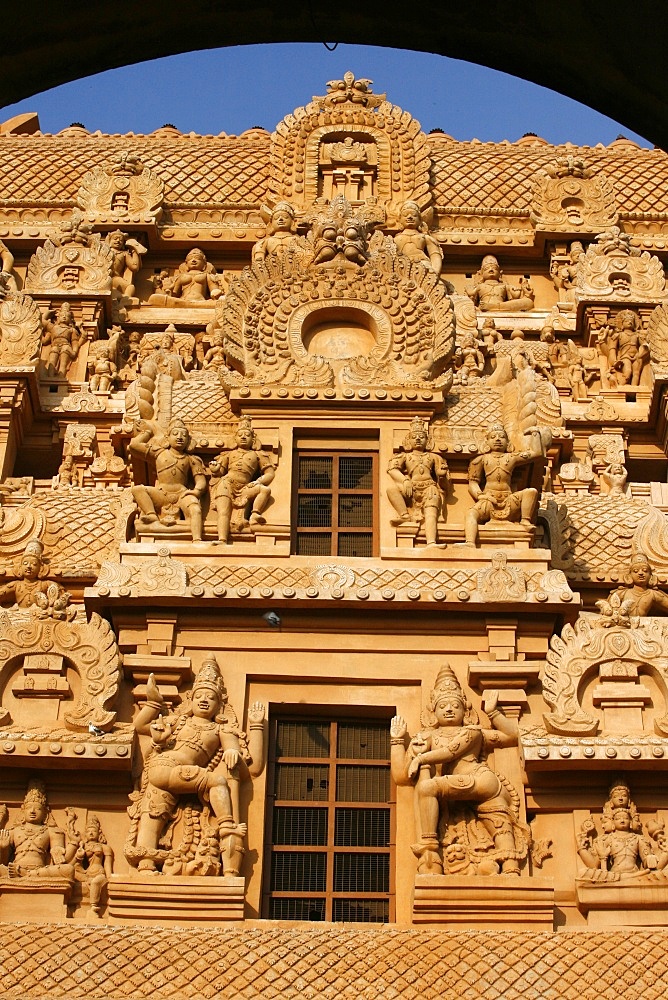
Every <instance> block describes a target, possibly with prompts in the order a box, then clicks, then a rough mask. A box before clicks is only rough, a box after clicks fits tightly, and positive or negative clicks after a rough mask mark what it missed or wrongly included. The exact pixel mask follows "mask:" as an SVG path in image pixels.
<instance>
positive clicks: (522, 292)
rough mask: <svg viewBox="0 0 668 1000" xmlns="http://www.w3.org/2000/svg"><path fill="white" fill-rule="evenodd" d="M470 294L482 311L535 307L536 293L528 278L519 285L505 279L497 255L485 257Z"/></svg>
mask: <svg viewBox="0 0 668 1000" xmlns="http://www.w3.org/2000/svg"><path fill="white" fill-rule="evenodd" d="M468 295H469V296H470V298H471V299H472V300H473V302H474V304H475V305H476V306H478V307H479V308H480V309H481V310H482V312H506V311H510V312H524V311H526V310H527V309H533V300H534V293H533V289H532V287H531V285H530V284H529V282H528V281H527V280H526V278H520V279H519V282H518V284H517V285H511V284H510V283H509V282H507V281H505V280H504V278H503V275H502V273H501V268H500V267H499V262H498V260H497V259H496V257H493V256H492V255H491V254H488V255H487V256H486V257H483V261H482V264H481V265H480V270H479V272H478V274H477V276H476V280H475V283H474V286H473V288H472V289H471V290H470V291H469V292H468Z"/></svg>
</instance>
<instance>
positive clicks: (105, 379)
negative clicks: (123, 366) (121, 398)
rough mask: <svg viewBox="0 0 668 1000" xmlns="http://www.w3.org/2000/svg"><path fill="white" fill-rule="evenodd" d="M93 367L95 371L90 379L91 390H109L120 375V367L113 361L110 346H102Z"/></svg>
mask: <svg viewBox="0 0 668 1000" xmlns="http://www.w3.org/2000/svg"><path fill="white" fill-rule="evenodd" d="M92 368H93V371H92V374H91V376H90V379H89V386H90V390H91V392H109V391H110V390H111V389H112V388H113V385H114V382H115V380H116V376H117V375H118V368H117V367H116V365H115V364H114V362H113V361H112V352H111V348H110V347H100V349H99V351H98V354H97V357H96V358H95V360H94V361H93V364H92Z"/></svg>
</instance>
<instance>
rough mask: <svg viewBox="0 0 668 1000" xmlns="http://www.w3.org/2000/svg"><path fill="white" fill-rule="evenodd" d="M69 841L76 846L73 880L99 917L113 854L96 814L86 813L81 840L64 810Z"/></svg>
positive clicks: (69, 813)
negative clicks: (77, 883) (79, 886)
mask: <svg viewBox="0 0 668 1000" xmlns="http://www.w3.org/2000/svg"><path fill="white" fill-rule="evenodd" d="M65 812H66V814H67V821H68V822H67V827H68V830H67V832H68V839H69V841H70V843H75V844H77V848H76V852H75V854H74V857H73V859H72V860H73V862H74V878H75V879H76V881H77V882H79V883H80V885H81V887H82V895H84V896H86V895H87V896H88V902H89V905H90V908H91V910H92V911H93V913H95V914H96V916H98V917H99V916H100V915H101V914H102V911H103V910H104V906H105V895H106V888H107V882H108V880H109V878H110V877H111V875H112V873H113V865H114V852H113V851H112V849H111V847H110V846H109V844H108V843H107V838H106V837H105V835H104V834H103V833H102V826H101V824H100V821H99V819H98V818H97V816H96V815H95V813H89V815H88V817H87V819H86V827H85V830H84V833H83V836H81V835H80V834H79V832H78V830H77V828H76V818H77V817H76V813H75V812H74V810H73V809H71V808H67V809H66V810H65Z"/></svg>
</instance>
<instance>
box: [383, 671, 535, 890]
mask: <svg viewBox="0 0 668 1000" xmlns="http://www.w3.org/2000/svg"><path fill="white" fill-rule="evenodd" d="M485 712H486V714H487V715H488V717H489V719H490V720H491V723H492V728H491V729H490V728H487V727H485V726H484V725H481V724H480V722H479V717H478V714H477V712H475V710H474V709H473V708H472V707H471V704H470V702H469V701H468V699H467V698H466V696H465V695H464V692H463V691H462V688H461V686H460V684H459V682H458V680H457V678H456V677H455V675H454V673H453V672H452V670H451V668H450V667H448V666H445V667H442V668H441V670H440V671H439V674H438V677H437V678H436V684H435V685H434V689H433V691H432V692H431V695H430V698H429V702H428V703H427V707H426V710H425V712H424V713H423V718H422V725H423V729H422V730H421V731H420V732H419V733H417V734H416V735H415V736H414V737H413V738H412V739H411V741H410V743H409V745H408V748H407V749H406V748H405V741H406V734H407V727H406V723H405V721H404V720H403V719H402V718H401V717H400V716H396V717H395V718H394V719H393V720H392V726H391V761H392V775H393V777H394V780H395V781H396V782H397V784H401V785H405V784H410V783H413V782H414V783H415V795H416V817H417V822H418V833H419V839H418V842H417V843H416V844H415V846H414V847H413V848H412V850H413V852H414V853H415V855H416V857H417V858H418V869H417V870H418V874H419V875H426V874H430V875H442V874H443V873H445V874H466V875H469V874H477V875H496V874H498V873H499V872H501V873H502V874H504V875H519V873H520V868H521V863H522V861H523V860H524V859H525V858H526V855H527V850H528V842H529V834H528V830H527V829H526V828H525V827H524V825H523V824H522V823H521V821H520V818H519V810H518V804H519V797H518V794H517V792H516V791H515V789H514V788H513V787H512V785H511V784H510V782H509V781H508V780H507V779H506V778H505V777H504V776H503V775H502V774H499V773H497V772H496V771H493V770H492V769H491V768H490V766H489V765H488V764H487V763H486V762H485V758H486V755H487V753H489V752H490V751H491V750H493V749H494V748H495V747H498V748H501V747H515V746H517V742H518V733H517V724H516V723H515V722H514V721H511V720H510V719H507V718H506V717H505V716H504V714H503V712H502V711H501V710H500V709H499V708H498V707H497V703H496V698H495V695H494V693H493V692H489V697H488V700H487V702H486V704H485Z"/></svg>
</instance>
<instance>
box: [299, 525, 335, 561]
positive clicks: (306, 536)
mask: <svg viewBox="0 0 668 1000" xmlns="http://www.w3.org/2000/svg"><path fill="white" fill-rule="evenodd" d="M296 548H297V552H296V554H297V555H298V556H329V555H331V554H332V536H331V533H330V532H329V531H319V532H318V533H317V534H315V533H314V532H304V531H300V532H298V534H297V546H296Z"/></svg>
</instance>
